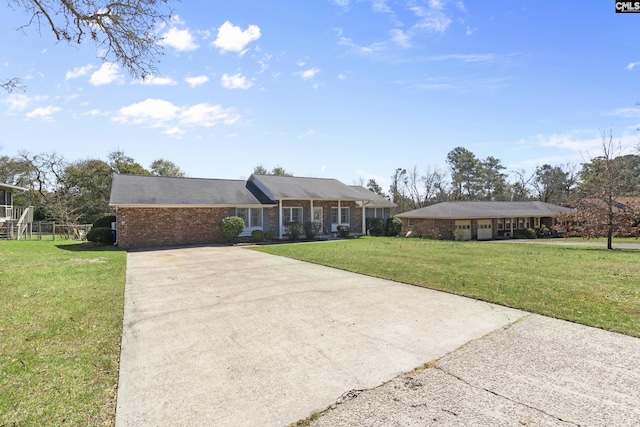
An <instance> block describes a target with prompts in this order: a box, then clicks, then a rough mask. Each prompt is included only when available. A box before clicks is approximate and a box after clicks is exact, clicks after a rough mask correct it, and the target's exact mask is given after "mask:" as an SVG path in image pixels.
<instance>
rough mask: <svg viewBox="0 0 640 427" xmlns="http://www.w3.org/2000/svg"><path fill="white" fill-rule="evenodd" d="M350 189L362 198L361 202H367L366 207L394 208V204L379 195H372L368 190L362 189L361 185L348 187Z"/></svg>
mask: <svg viewBox="0 0 640 427" xmlns="http://www.w3.org/2000/svg"><path fill="white" fill-rule="evenodd" d="M350 187H351V188H352V189H354V190H355V191H356V192H358V193H359V194H360V197H362V198H363V200H366V201H367V203H366V206H367V207H371V208H373V207H376V208H393V207H395V206H396V204H395V203H393V202H392V201H391V200H388V199H386V198H384V197H382V196H381V195H379V194H376V193H374V192H373V191H371V190H369V189H368V188H364V187H362V186H361V185H350Z"/></svg>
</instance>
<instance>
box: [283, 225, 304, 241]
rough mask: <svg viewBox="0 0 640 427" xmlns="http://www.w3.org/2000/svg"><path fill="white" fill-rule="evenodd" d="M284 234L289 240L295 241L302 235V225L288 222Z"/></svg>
mask: <svg viewBox="0 0 640 427" xmlns="http://www.w3.org/2000/svg"><path fill="white" fill-rule="evenodd" d="M286 233H287V235H289V239H291V240H297V239H298V238H299V237H300V235H301V234H302V224H301V223H299V222H297V221H292V222H288V223H287V224H286Z"/></svg>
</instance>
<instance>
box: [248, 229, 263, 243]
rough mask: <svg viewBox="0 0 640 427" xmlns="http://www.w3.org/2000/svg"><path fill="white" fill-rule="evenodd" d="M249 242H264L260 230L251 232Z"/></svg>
mask: <svg viewBox="0 0 640 427" xmlns="http://www.w3.org/2000/svg"><path fill="white" fill-rule="evenodd" d="M251 240H253V241H254V242H262V241H263V240H264V232H263V231H262V230H253V231H252V232H251Z"/></svg>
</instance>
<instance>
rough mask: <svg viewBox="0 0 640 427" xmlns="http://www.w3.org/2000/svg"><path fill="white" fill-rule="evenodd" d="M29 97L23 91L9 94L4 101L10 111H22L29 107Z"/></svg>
mask: <svg viewBox="0 0 640 427" xmlns="http://www.w3.org/2000/svg"><path fill="white" fill-rule="evenodd" d="M29 101H30V99H29V97H28V96H27V95H25V94H22V93H12V94H9V96H7V97H6V98H5V99H4V100H3V101H2V102H3V103H5V104H7V106H8V107H9V111H14V110H15V111H20V110H24V109H25V108H27V105H28V104H29Z"/></svg>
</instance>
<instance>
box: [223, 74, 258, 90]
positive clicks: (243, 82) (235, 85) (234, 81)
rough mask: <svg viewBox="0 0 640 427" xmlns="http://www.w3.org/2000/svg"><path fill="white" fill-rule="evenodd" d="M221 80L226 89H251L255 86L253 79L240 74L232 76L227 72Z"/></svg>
mask: <svg viewBox="0 0 640 427" xmlns="http://www.w3.org/2000/svg"><path fill="white" fill-rule="evenodd" d="M220 82H221V83H222V86H223V87H224V88H226V89H249V88H250V87H251V86H253V82H252V81H251V80H247V78H246V77H244V76H242V75H240V74H235V75H233V76H230V75H228V74H226V73H225V74H223V75H222V78H221V79H220Z"/></svg>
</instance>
